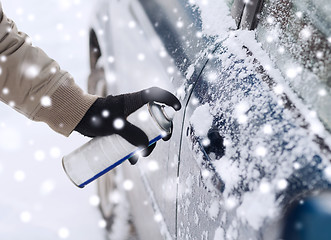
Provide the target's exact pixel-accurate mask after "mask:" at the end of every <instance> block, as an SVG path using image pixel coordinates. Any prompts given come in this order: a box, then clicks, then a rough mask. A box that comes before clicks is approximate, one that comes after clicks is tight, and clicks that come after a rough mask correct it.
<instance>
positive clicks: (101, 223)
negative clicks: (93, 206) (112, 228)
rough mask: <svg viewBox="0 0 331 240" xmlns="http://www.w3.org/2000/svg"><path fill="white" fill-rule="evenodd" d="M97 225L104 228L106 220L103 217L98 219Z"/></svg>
mask: <svg viewBox="0 0 331 240" xmlns="http://www.w3.org/2000/svg"><path fill="white" fill-rule="evenodd" d="M98 226H99V227H100V228H105V227H106V226H107V222H106V221H105V220H104V219H101V220H99V221H98Z"/></svg>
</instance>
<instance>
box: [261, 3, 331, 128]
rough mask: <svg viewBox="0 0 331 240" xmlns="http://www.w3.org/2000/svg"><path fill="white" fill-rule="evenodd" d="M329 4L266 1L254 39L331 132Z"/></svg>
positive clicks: (330, 4)
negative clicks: (260, 43)
mask: <svg viewBox="0 0 331 240" xmlns="http://www.w3.org/2000/svg"><path fill="white" fill-rule="evenodd" d="M330 7H331V2H330V1H324V0H318V1H311V0H305V1H299V0H280V1H273V0H266V1H265V3H264V6H263V8H262V12H261V19H260V23H259V25H258V28H257V38H258V40H259V41H261V42H262V46H263V48H264V49H266V50H267V51H268V52H269V53H270V56H271V58H272V59H273V61H274V62H275V64H276V66H277V68H278V69H280V71H281V72H282V74H283V76H284V78H285V79H286V80H287V81H288V82H289V84H290V86H291V87H292V88H293V89H294V91H295V92H296V93H297V94H298V95H299V96H300V97H301V98H303V99H304V101H305V102H306V103H307V104H308V105H309V106H310V107H311V108H312V110H313V113H317V114H318V116H319V117H320V119H321V120H322V122H324V123H325V125H326V127H327V128H328V129H329V130H330V129H331V58H330V53H331V50H330V46H331V45H330V44H331V43H330V42H331V37H330V35H329V33H328V31H329V30H330V27H329V24H330V16H331V15H330V14H329V12H330Z"/></svg>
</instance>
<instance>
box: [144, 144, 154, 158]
mask: <svg viewBox="0 0 331 240" xmlns="http://www.w3.org/2000/svg"><path fill="white" fill-rule="evenodd" d="M155 147H156V143H153V144H152V145H150V146H149V147H148V148H145V149H144V150H143V151H142V152H141V156H143V157H147V156H149V155H150V154H151V153H152V152H153V150H154V148H155Z"/></svg>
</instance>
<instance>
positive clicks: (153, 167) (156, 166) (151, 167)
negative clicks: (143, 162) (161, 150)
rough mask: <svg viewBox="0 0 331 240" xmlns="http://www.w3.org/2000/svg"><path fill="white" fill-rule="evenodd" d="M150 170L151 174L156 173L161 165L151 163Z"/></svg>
mask: <svg viewBox="0 0 331 240" xmlns="http://www.w3.org/2000/svg"><path fill="white" fill-rule="evenodd" d="M148 170H149V171H151V172H155V171H157V170H159V164H158V163H157V162H156V161H154V160H151V161H149V162H148Z"/></svg>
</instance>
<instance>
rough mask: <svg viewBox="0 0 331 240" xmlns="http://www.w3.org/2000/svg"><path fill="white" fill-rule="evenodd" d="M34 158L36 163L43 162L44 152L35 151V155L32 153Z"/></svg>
mask: <svg viewBox="0 0 331 240" xmlns="http://www.w3.org/2000/svg"><path fill="white" fill-rule="evenodd" d="M34 158H35V159H36V160H37V161H39V162H40V161H43V160H44V159H45V152H44V151H42V150H37V151H36V152H35V153H34Z"/></svg>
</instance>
